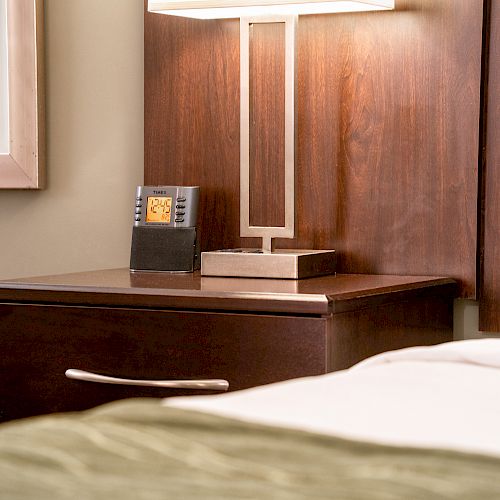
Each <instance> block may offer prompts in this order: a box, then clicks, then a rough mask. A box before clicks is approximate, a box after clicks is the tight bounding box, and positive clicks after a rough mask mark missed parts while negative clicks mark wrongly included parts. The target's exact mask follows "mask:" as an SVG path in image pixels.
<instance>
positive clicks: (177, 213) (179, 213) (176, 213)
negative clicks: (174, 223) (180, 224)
mask: <svg viewBox="0 0 500 500" xmlns="http://www.w3.org/2000/svg"><path fill="white" fill-rule="evenodd" d="M185 214H186V212H175V215H185Z"/></svg>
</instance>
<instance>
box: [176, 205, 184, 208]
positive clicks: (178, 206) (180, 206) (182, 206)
mask: <svg viewBox="0 0 500 500" xmlns="http://www.w3.org/2000/svg"><path fill="white" fill-rule="evenodd" d="M175 208H186V205H175Z"/></svg>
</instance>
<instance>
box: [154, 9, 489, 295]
mask: <svg viewBox="0 0 500 500" xmlns="http://www.w3.org/2000/svg"><path fill="white" fill-rule="evenodd" d="M145 3H147V2H145ZM396 7H397V8H396V10H395V11H392V12H380V13H368V14H365V13H358V14H337V15H324V16H304V17H301V18H300V20H299V25H298V33H297V37H298V40H297V50H298V94H297V105H298V130H297V133H298V145H297V158H296V171H297V179H298V181H297V193H296V199H297V206H298V214H297V223H296V238H295V239H294V240H281V241H280V242H279V245H278V246H281V247H297V248H319V249H321V248H334V249H336V250H337V252H338V256H339V262H338V266H339V271H340V272H347V273H381V274H382V273H383V274H405V275H443V276H449V277H453V278H456V279H458V280H459V281H460V283H461V285H462V296H464V297H472V298H473V297H475V294H476V251H477V242H478V239H477V230H478V224H477V189H478V152H479V122H480V90H481V52H482V23H483V0H397V1H396ZM238 59H239V24H238V21H237V20H223V21H199V20H192V19H183V18H175V17H170V16H164V15H158V14H149V13H146V14H145V182H146V183H147V184H197V185H200V186H201V188H202V196H201V206H200V208H201V218H200V231H201V241H202V248H203V250H211V249H216V248H231V247H237V246H241V245H243V246H251V245H258V242H256V241H252V240H251V239H244V240H242V239H240V237H239V170H238V169H239V61H238ZM276 182H278V183H279V182H280V180H279V177H278V180H277V181H276ZM254 187H255V186H254ZM264 201H265V200H264ZM256 205H257V206H256V209H259V210H261V213H260V214H257V218H259V219H265V218H266V213H265V211H267V208H266V205H267V206H275V205H276V203H275V202H274V199H273V194H272V192H271V193H270V194H269V195H268V200H267V202H266V203H263V201H262V200H259V203H258V204H256ZM278 216H279V214H278Z"/></svg>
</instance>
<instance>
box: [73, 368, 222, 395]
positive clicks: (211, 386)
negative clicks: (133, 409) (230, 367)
mask: <svg viewBox="0 0 500 500" xmlns="http://www.w3.org/2000/svg"><path fill="white" fill-rule="evenodd" d="M65 374H66V377H67V378H71V379H74V380H84V381H86V382H97V383H99V384H118V385H137V386H141V387H167V388H171V389H199V390H206V391H227V390H228V389H229V382H228V381H227V380H223V379H206V380H134V379H127V378H116V377H107V376H106V375H98V374H97V373H91V372H86V371H83V370H75V369H74V368H70V369H69V370H66V372H65Z"/></svg>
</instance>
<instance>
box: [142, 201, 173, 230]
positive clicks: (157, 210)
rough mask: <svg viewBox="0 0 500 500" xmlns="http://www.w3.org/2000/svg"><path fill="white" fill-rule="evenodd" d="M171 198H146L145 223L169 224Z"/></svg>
mask: <svg viewBox="0 0 500 500" xmlns="http://www.w3.org/2000/svg"><path fill="white" fill-rule="evenodd" d="M171 209H172V198H171V197H168V196H148V206H147V209H146V222H163V223H164V224H170V214H171Z"/></svg>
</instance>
